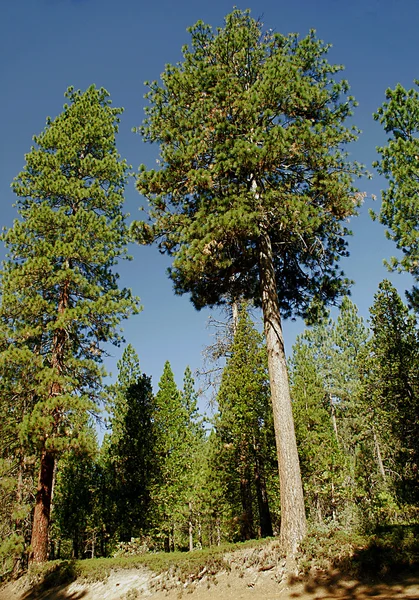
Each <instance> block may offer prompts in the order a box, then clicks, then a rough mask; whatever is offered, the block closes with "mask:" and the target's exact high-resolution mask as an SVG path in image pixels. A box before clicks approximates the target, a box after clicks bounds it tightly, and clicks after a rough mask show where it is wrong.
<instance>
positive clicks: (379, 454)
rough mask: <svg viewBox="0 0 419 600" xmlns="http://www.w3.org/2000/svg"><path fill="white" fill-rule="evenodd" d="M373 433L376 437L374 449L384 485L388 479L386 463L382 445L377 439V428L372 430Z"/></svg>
mask: <svg viewBox="0 0 419 600" xmlns="http://www.w3.org/2000/svg"><path fill="white" fill-rule="evenodd" d="M372 433H373V436H374V447H375V454H376V456H377V464H378V468H379V470H380V474H381V477H382V478H383V481H384V483H385V482H386V480H387V478H386V472H385V469H384V463H383V458H382V456H381V450H380V444H379V443H378V438H377V434H376V433H375V428H374V427H373V428H372Z"/></svg>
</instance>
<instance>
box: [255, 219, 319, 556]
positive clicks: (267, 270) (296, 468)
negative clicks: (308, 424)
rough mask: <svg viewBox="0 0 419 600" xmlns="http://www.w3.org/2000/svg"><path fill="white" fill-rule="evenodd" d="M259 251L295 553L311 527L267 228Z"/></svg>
mask: <svg viewBox="0 0 419 600" xmlns="http://www.w3.org/2000/svg"><path fill="white" fill-rule="evenodd" d="M258 251H259V275H260V283H261V295H262V310H263V320H264V326H265V336H266V346H267V351H268V369H269V379H270V386H271V397H272V409H273V418H274V427H275V439H276V446H277V452H278V467H279V484H280V494H281V532H280V539H281V543H282V545H283V547H284V550H285V551H286V552H287V553H290V554H294V553H295V552H296V550H297V548H298V545H299V543H300V542H301V540H302V539H303V538H304V536H305V534H306V530H307V524H306V516H305V509H304V496H303V487H302V482H301V473H300V463H299V459H298V452H297V443H296V439H295V430H294V419H293V415H292V406H291V397H290V391H289V383H288V372H287V363H286V358H285V349H284V342H283V337H282V327H281V318H280V314H279V302H278V295H277V290H276V281H275V271H274V267H273V257H272V246H271V240H270V238H269V235H268V233H267V232H266V231H265V230H264V229H262V232H261V235H260V238H259V243H258Z"/></svg>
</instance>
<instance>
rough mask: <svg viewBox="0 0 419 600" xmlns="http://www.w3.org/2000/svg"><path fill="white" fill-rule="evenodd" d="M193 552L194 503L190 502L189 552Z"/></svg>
mask: <svg viewBox="0 0 419 600" xmlns="http://www.w3.org/2000/svg"><path fill="white" fill-rule="evenodd" d="M192 550H193V524H192V502H189V552H192Z"/></svg>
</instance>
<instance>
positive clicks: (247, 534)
mask: <svg viewBox="0 0 419 600" xmlns="http://www.w3.org/2000/svg"><path fill="white" fill-rule="evenodd" d="M241 460H242V461H244V460H246V458H243V457H242V459H241ZM240 499H241V504H242V509H243V514H242V518H241V527H240V529H241V531H240V533H241V536H242V538H243V539H245V540H251V539H253V538H254V537H255V531H254V528H253V507H252V492H251V489H250V477H249V467H248V466H247V465H245V466H242V474H241V477H240Z"/></svg>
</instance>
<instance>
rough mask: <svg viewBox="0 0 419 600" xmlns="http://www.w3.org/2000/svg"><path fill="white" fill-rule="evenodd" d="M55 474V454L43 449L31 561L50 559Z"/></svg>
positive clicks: (34, 517) (38, 561)
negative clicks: (49, 540)
mask: <svg viewBox="0 0 419 600" xmlns="http://www.w3.org/2000/svg"><path fill="white" fill-rule="evenodd" d="M53 476H54V456H53V455H52V454H51V453H50V452H47V451H46V450H43V452H42V455H41V466H40V469H39V478H38V489H37V493H36V503H35V511H34V516H33V526H32V539H31V547H32V550H31V554H30V562H31V563H41V562H45V561H47V560H48V530H49V520H50V510H51V493H52V480H53Z"/></svg>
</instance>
